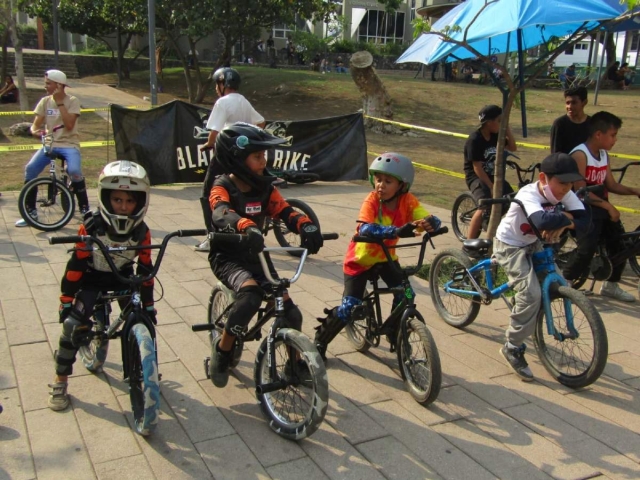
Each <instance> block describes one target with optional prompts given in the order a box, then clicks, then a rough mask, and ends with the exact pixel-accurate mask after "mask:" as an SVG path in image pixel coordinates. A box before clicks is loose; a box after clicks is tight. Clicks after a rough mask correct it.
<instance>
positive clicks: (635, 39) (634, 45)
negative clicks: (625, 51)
mask: <svg viewBox="0 0 640 480" xmlns="http://www.w3.org/2000/svg"><path fill="white" fill-rule="evenodd" d="M638 39H640V35H638V32H635V33H634V34H633V36H632V37H631V46H630V47H629V50H631V51H634V52H637V51H638Z"/></svg>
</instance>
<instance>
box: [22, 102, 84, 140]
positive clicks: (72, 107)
mask: <svg viewBox="0 0 640 480" xmlns="http://www.w3.org/2000/svg"><path fill="white" fill-rule="evenodd" d="M60 103H62V104H64V106H65V107H66V108H67V112H69V113H72V114H74V115H77V116H80V100H78V99H77V98H76V97H74V96H72V95H65V97H64V99H63V100H62V102H60ZM33 113H35V114H36V115H37V116H38V117H44V118H45V126H46V129H47V133H51V132H53V128H54V127H57V126H58V125H61V124H62V123H63V122H62V115H60V107H58V105H57V103H56V101H55V100H54V99H53V95H47V96H46V97H42V99H40V101H39V102H38V104H37V105H36V108H34V109H33ZM53 146H54V147H57V148H77V149H80V134H79V133H78V119H76V123H75V124H74V125H73V129H72V130H67V129H66V128H61V129H60V130H57V131H56V132H53Z"/></svg>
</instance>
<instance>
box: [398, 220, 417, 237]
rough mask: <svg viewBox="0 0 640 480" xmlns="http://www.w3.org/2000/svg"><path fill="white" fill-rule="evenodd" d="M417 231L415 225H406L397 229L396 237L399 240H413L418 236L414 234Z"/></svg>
mask: <svg viewBox="0 0 640 480" xmlns="http://www.w3.org/2000/svg"><path fill="white" fill-rule="evenodd" d="M415 229H416V226H415V225H414V224H413V223H411V222H409V223H405V224H404V225H403V226H401V227H398V228H397V229H396V235H397V236H398V238H413V237H415V236H416V234H415V233H414V230H415Z"/></svg>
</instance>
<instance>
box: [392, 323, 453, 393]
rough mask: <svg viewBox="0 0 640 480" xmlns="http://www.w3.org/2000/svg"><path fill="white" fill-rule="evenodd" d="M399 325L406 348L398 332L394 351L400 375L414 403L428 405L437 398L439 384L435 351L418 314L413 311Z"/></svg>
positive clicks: (429, 333)
mask: <svg viewBox="0 0 640 480" xmlns="http://www.w3.org/2000/svg"><path fill="white" fill-rule="evenodd" d="M405 315H407V313H406V312H405ZM402 324H403V325H406V328H407V338H408V346H407V345H405V344H404V341H403V338H402V337H403V333H402V330H399V331H398V340H397V343H396V351H397V352H398V365H399V366H400V373H401V374H402V379H403V380H404V384H405V386H406V387H407V390H409V393H410V394H411V396H412V397H413V398H414V399H415V401H416V402H418V403H421V404H422V405H429V404H431V403H433V402H434V401H435V399H436V398H438V394H439V393H440V386H441V384H442V368H441V367H440V355H439V354H438V348H437V347H436V342H435V341H434V340H433V337H432V336H431V332H429V329H428V328H427V326H426V325H425V323H424V318H422V315H420V312H418V311H414V313H413V314H411V316H409V318H407V319H406V321H403V323H402Z"/></svg>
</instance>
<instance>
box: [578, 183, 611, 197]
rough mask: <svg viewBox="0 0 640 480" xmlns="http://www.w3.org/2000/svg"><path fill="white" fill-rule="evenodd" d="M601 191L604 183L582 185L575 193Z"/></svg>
mask: <svg viewBox="0 0 640 480" xmlns="http://www.w3.org/2000/svg"><path fill="white" fill-rule="evenodd" d="M603 191H604V185H591V186H587V185H585V186H584V187H582V188H580V189H578V191H577V192H576V195H583V194H584V193H586V192H592V193H602V192H603Z"/></svg>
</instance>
